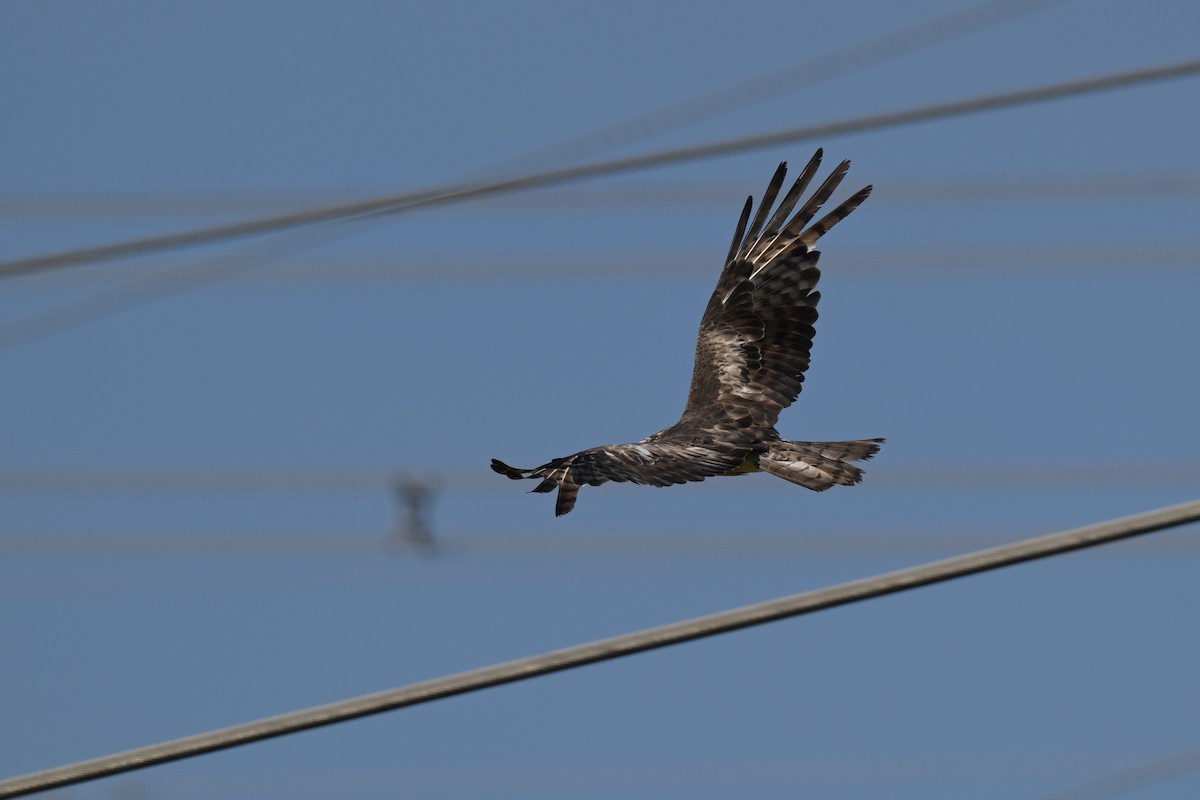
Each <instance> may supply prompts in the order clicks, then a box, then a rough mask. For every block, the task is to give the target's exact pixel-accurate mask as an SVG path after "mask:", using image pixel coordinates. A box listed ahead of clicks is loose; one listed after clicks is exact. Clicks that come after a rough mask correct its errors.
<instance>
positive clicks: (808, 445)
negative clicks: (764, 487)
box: [758, 439, 884, 492]
mask: <svg viewBox="0 0 1200 800" xmlns="http://www.w3.org/2000/svg"><path fill="white" fill-rule="evenodd" d="M883 441H884V440H883V439H857V440H855V441H851V442H788V441H782V440H781V441H777V442H772V443H771V444H770V445H769V446H768V447H767V452H765V453H763V454H762V455H761V456H759V459H758V467H759V469H761V470H762V471H763V472H769V473H771V474H772V475H776V476H778V477H780V478H783V479H784V480H787V481H791V482H792V483H795V484H799V485H800V486H803V487H805V488H806V489H812V490H813V491H814V492H823V491H825V490H826V489H828V488H829V487H830V486H834V485H835V484H836V485H838V486H853V485H854V484H856V483H858V482H860V481H861V480H862V470H861V469H859V468H858V467H855V466H853V465H851V464H848V463H846V462H848V461H866V460H867V459H869V458H870V457H871V456H873V455H875V454H876V453H878V452H879V445H881V444H882V443H883Z"/></svg>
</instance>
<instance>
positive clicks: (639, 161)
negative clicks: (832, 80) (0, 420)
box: [0, 59, 1200, 278]
mask: <svg viewBox="0 0 1200 800" xmlns="http://www.w3.org/2000/svg"><path fill="white" fill-rule="evenodd" d="M1198 72H1200V59H1197V60H1192V61H1185V62H1180V63H1176V64H1169V65H1165V66H1160V67H1153V68H1149V69H1139V70H1126V71H1122V72H1118V73H1112V74H1108V75H1103V76H1099V77H1095V78H1087V79H1083V80H1075V81H1067V82H1062V83H1054V84H1046V85H1043V86H1038V87H1034V88H1031V89H1022V90H1018V91H1013V92H1003V93H999V94H989V95H985V96H981V97H975V98H970V99H966V100H956V101H952V102H948V103H937V104H933V105H926V106H920V107H916V108H909V109H904V110H901V111H893V112H888V113H883V114H871V115H867V116H862V117H855V118H852V119H846V120H841V121H838V122H831V123H825V124H822V125H809V126H803V127H799V128H791V129H788V130H782V131H776V132H774V133H765V134H758V135H754V136H746V137H741V138H737V139H725V140H720V141H716V142H711V143H708V144H701V145H693V146H690V147H681V148H672V149H667V150H660V151H657V152H652V153H647V154H644V155H640V156H630V157H627V158H620V159H614V160H610V161H600V162H594V163H590V164H582V165H578V166H574V167H566V168H562V169H554V170H547V171H544V172H538V173H531V174H527V175H522V176H517V177H513V178H507V179H501V180H496V181H492V182H484V183H463V184H458V185H451V186H443V187H435V188H430V189H425V190H418V191H413V192H406V193H403V194H396V195H390V196H387V197H380V198H376V199H373V200H364V201H361V202H357V203H349V204H342V205H337V206H328V207H324V208H315V209H310V210H308V211H301V212H296V213H291V214H283V215H280V216H275V217H269V218H264V219H257V220H247V221H245V222H241V223H235V224H231V225H219V226H215V227H211V228H203V229H199V230H193V231H184V232H181V233H176V234H168V235H165V236H154V237H148V238H144V239H135V240H129V241H125V242H117V243H115V244H109V245H101V246H99V247H88V248H82V249H79V250H70V251H64V252H59V253H53V254H50V255H45V256H34V257H31V258H18V259H15V260H10V261H6V262H0V278H5V277H14V276H17V275H27V274H31V273H35V272H42V271H46V270H51V269H60V268H62V267H67V266H77V265H80V264H87V263H93V262H96V261H103V260H108V259H113V258H118V257H124V256H133V255H144V254H146V253H152V252H159V251H163V250H170V249H176V248H181V247H192V246H196V245H201V244H211V243H213V242H218V241H226V240H229V239H234V238H243V237H248V236H255V235H260V234H266V233H273V232H278V231H282V230H287V229H291V228H297V227H303V226H307V225H313V224H316V223H322V222H334V221H340V220H348V219H360V218H369V217H373V216H377V215H390V214H399V213H402V212H406V211H412V210H416V209H419V208H430V207H433V206H438V205H446V204H450V203H458V202H462V201H465V200H471V199H476V198H480V197H489V196H493V195H497V194H505V193H509V192H515V191H524V190H528V189H534V188H539V187H543V186H553V185H556V184H561V183H567V182H571V181H576V180H581V179H584V178H591V177H597V176H600V175H614V174H620V173H625V172H634V171H638V170H642V169H646V168H648V167H653V166H661V165H666V164H678V163H682V162H686V161H695V160H700V159H707V158H714V157H717V156H723V155H730V154H733V153H743V152H749V151H752V150H758V149H763V148H767V147H773V146H775V145H780V144H787V143H792V142H801V141H809V140H812V139H819V138H826V137H831V136H838V135H843V134H848V133H860V132H864V131H870V130H880V129H883V128H891V127H897V126H901V125H911V124H914V123H917V122H924V121H929V120H934V119H945V118H948V117H955V116H963V115H967V114H974V113H978V112H980V111H988V110H994V109H998V108H1006V107H1013V106H1019V105H1027V104H1031V103H1039V102H1046V101H1049V100H1058V99H1062V98H1065V97H1070V96H1077V95H1081V94H1088V93H1093V92H1099V91H1107V90H1111V89H1117V88H1121V87H1128V86H1134V85H1137V84H1145V83H1151V82H1155V81H1162V80H1169V79H1175V78H1182V77H1186V76H1190V75H1193V74H1196V73H1198Z"/></svg>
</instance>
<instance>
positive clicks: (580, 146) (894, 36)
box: [503, 0, 1063, 171]
mask: <svg viewBox="0 0 1200 800" xmlns="http://www.w3.org/2000/svg"><path fill="white" fill-rule="evenodd" d="M1062 1H1063V0H993V2H985V3H980V4H978V5H973V6H970V7H968V8H955V9H953V10H951V11H950V12H949V13H948V14H943V15H941V16H938V17H934V18H933V19H927V20H921V21H920V22H918V23H916V24H914V25H910V26H908V27H906V28H903V29H901V30H895V31H889V32H887V33H885V34H883V35H882V36H876V37H874V38H872V39H868V40H867V41H865V42H857V43H855V44H852V45H850V46H848V47H843V48H841V49H839V50H835V51H834V52H832V53H822V54H820V55H818V56H815V57H813V58H808V59H805V60H803V61H801V62H799V63H798V64H790V65H788V66H786V67H783V68H781V69H777V70H773V71H771V72H768V73H766V74H764V75H756V76H755V77H753V78H750V79H749V80H745V81H741V82H739V83H735V84H731V85H729V86H724V87H721V88H719V89H716V90H715V91H710V92H705V93H703V94H700V95H697V96H695V97H692V98H689V99H687V100H684V101H682V102H680V103H676V104H674V105H671V106H668V107H666V108H662V109H658V110H655V111H652V112H650V113H648V114H642V115H640V116H637V117H634V118H632V119H627V120H622V121H620V122H616V123H613V124H611V125H606V126H604V127H602V128H600V129H598V130H594V131H590V132H588V133H584V134H581V135H579V136H575V137H572V138H570V139H567V140H566V141H563V142H560V143H558V144H553V145H549V146H546V147H540V148H537V149H536V150H533V151H531V152H530V153H527V154H525V155H522V156H517V157H515V158H511V159H508V160H506V161H505V162H504V164H503V167H504V168H505V170H506V171H512V170H525V169H531V168H533V167H532V165H533V164H541V165H546V164H548V163H554V162H555V161H557V162H559V163H562V162H564V161H578V160H579V159H582V158H588V157H591V156H594V155H596V154H597V153H600V152H604V151H609V150H613V149H616V148H619V147H625V146H627V145H631V144H634V143H636V142H639V141H643V140H645V139H647V138H650V137H652V136H659V135H662V134H664V133H667V132H669V131H673V130H678V129H679V128H683V127H685V126H688V125H694V124H696V123H698V122H702V121H704V120H707V119H713V118H716V117H719V116H722V115H725V114H729V113H732V112H734V111H738V110H739V109H743V108H748V107H750V106H753V105H757V104H759V103H762V102H764V101H766V100H770V99H772V98H774V97H779V96H781V95H783V94H787V93H792V92H795V91H797V90H799V89H805V88H807V87H810V86H814V85H816V84H818V83H821V82H824V81H828V80H832V79H833V78H838V77H841V76H843V75H847V74H850V73H852V72H856V71H858V70H860V69H864V68H866V67H871V66H876V65H879V64H883V63H885V62H888V61H891V60H893V59H896V58H899V57H901V56H905V55H908V54H910V53H915V52H918V51H920V50H925V49H927V48H930V47H933V46H934V45H937V44H940V43H942V42H946V41H949V40H952V39H956V38H959V37H961V36H966V35H967V34H970V33H973V32H975V31H980V30H984V29H986V28H989V27H991V26H993V25H998V24H1000V23H1003V22H1007V21H1009V20H1011V19H1015V18H1017V17H1020V16H1023V15H1025V14H1030V13H1033V12H1035V11H1041V10H1042V9H1045V8H1049V7H1050V6H1054V5H1058V4H1060V3H1061V2H1062Z"/></svg>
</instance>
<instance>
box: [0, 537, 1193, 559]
mask: <svg viewBox="0 0 1200 800" xmlns="http://www.w3.org/2000/svg"><path fill="white" fill-rule="evenodd" d="M1013 536H1014V532H1013V531H1011V530H1009V531H999V530H975V529H971V530H961V531H955V532H953V533H951V532H942V533H929V532H926V531H914V530H902V529H896V530H876V531H870V532H866V531H829V530H804V531H750V532H737V533H732V532H728V531H725V532H722V531H688V532H685V533H680V532H677V531H663V530H652V529H646V530H641V531H636V530H635V531H619V532H618V531H571V532H570V533H563V532H562V531H549V532H545V533H522V532H509V533H503V532H497V531H494V530H490V531H475V532H472V531H458V530H452V531H437V532H436V534H435V533H434V532H433V531H430V530H428V529H426V530H424V531H423V536H422V538H421V539H420V540H413V539H409V538H397V537H396V535H395V533H394V532H391V533H369V532H344V533H313V532H299V531H292V532H288V531H271V532H256V531H245V532H241V533H230V532H227V531H220V532H216V531H214V532H203V531H188V532H181V531H157V532H146V533H137V534H131V533H103V532H101V533H94V532H93V533H84V532H64V531H52V532H51V531H41V532H30V531H26V532H16V531H14V532H0V556H3V557H5V558H51V559H62V558H101V557H109V558H202V557H209V558H331V557H351V558H361V557H364V556H368V557H380V558H391V557H397V556H403V555H418V556H421V557H427V556H431V555H432V556H437V557H439V558H506V557H517V558H523V559H524V558H580V557H583V558H589V559H593V558H619V559H629V558H635V559H637V560H638V561H639V562H641V561H645V560H647V559H654V558H661V559H666V560H670V561H672V562H678V561H680V560H681V559H682V560H686V561H707V560H719V561H739V560H740V561H755V560H761V559H783V558H787V559H803V560H805V561H812V560H814V559H879V558H898V557H912V556H917V557H926V558H936V557H939V556H942V555H945V554H946V553H953V552H955V551H958V550H961V549H963V548H964V547H992V546H998V545H1001V544H1004V543H1005V542H1009V541H1012V539H1013ZM1161 555H1170V556H1171V557H1173V558H1176V557H1189V558H1191V557H1195V556H1197V555H1200V540H1198V539H1197V538H1196V537H1182V536H1181V537H1169V538H1157V537H1156V538H1153V539H1148V540H1139V541H1135V542H1130V543H1127V544H1126V545H1124V546H1123V547H1121V548H1119V549H1113V548H1109V549H1105V550H1101V551H1097V553H1096V556H1097V557H1106V558H1107V557H1114V558H1122V559H1125V558H1129V557H1131V556H1161Z"/></svg>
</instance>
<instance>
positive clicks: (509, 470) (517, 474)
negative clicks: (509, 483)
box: [492, 458, 527, 481]
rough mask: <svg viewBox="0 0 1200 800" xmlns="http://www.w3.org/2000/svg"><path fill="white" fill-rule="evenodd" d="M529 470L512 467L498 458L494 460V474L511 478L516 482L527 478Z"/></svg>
mask: <svg viewBox="0 0 1200 800" xmlns="http://www.w3.org/2000/svg"><path fill="white" fill-rule="evenodd" d="M526 471H527V470H519V469H517V468H516V467H510V466H509V465H508V464H505V463H504V462H503V461H501V460H500V459H498V458H493V459H492V472H498V473H500V474H501V475H503V476H505V477H506V478H511V479H512V480H514V481H519V480H521V478H524V477H525V474H524V473H525V472H526Z"/></svg>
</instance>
